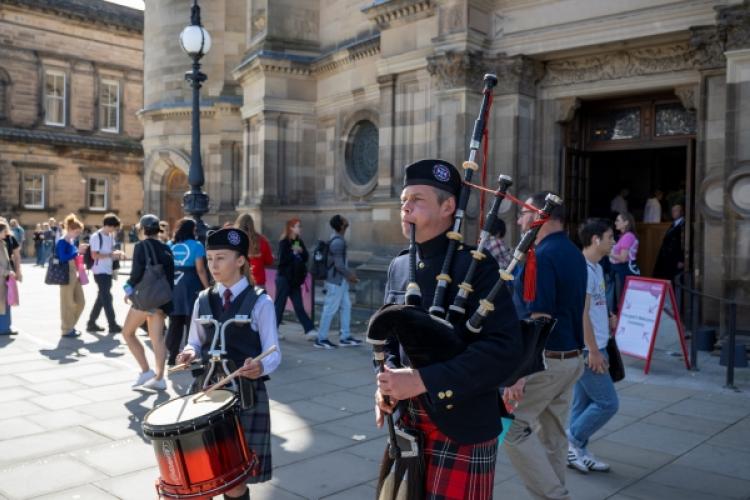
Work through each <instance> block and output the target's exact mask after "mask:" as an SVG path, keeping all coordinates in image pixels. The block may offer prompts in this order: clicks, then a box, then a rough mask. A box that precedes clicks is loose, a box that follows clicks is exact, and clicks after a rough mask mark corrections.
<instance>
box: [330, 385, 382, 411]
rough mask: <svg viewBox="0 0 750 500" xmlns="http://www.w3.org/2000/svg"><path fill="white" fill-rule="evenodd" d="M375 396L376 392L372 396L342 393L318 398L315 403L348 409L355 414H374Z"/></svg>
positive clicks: (349, 392)
mask: <svg viewBox="0 0 750 500" xmlns="http://www.w3.org/2000/svg"><path fill="white" fill-rule="evenodd" d="M373 394H375V391H374V390H373V391H372V394H370V396H360V395H359V394H354V393H352V392H351V391H341V392H334V393H331V394H326V395H324V396H318V397H317V398H315V402H316V403H318V404H322V405H326V406H330V407H332V408H346V409H347V410H348V411H352V412H354V413H364V412H366V411H371V412H374V411H375V409H374V408H375V399H374V398H373Z"/></svg>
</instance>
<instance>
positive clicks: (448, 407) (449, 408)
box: [445, 405, 453, 410]
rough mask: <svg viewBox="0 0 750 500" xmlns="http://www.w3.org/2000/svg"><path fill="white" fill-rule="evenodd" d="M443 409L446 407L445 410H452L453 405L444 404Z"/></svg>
mask: <svg viewBox="0 0 750 500" xmlns="http://www.w3.org/2000/svg"><path fill="white" fill-rule="evenodd" d="M445 409H446V410H452V409H453V405H446V406H445Z"/></svg>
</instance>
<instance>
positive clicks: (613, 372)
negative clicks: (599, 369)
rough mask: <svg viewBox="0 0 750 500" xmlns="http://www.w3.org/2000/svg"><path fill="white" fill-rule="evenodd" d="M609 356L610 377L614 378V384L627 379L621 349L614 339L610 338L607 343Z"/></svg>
mask: <svg viewBox="0 0 750 500" xmlns="http://www.w3.org/2000/svg"><path fill="white" fill-rule="evenodd" d="M607 356H608V357H609V376H610V377H612V382H619V381H620V380H622V379H624V378H625V365H623V364H622V356H620V349H618V348H617V342H616V341H615V338H614V337H609V340H608V341H607Z"/></svg>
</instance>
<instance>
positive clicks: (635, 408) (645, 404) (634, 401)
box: [618, 396, 671, 418]
mask: <svg viewBox="0 0 750 500" xmlns="http://www.w3.org/2000/svg"><path fill="white" fill-rule="evenodd" d="M670 404H671V403H670V402H667V401H654V400H652V399H640V398H636V397H630V396H620V409H619V410H618V414H620V415H625V416H629V417H636V418H643V417H645V416H646V415H650V414H652V413H654V412H656V411H659V410H661V409H663V408H666V407H667V406H669V405H670Z"/></svg>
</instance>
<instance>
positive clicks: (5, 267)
mask: <svg viewBox="0 0 750 500" xmlns="http://www.w3.org/2000/svg"><path fill="white" fill-rule="evenodd" d="M9 233H10V225H9V224H8V223H7V222H4V221H0V240H5V238H6V236H8V234H9ZM8 278H15V273H14V272H13V268H12V266H11V260H10V255H9V254H8V247H7V246H6V245H5V244H4V243H2V244H0V335H16V334H17V333H18V332H16V331H14V330H13V329H12V328H11V325H10V324H11V319H12V318H11V313H10V304H9V303H8V281H7V280H8Z"/></svg>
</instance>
